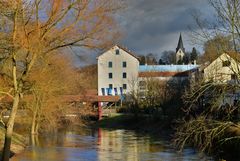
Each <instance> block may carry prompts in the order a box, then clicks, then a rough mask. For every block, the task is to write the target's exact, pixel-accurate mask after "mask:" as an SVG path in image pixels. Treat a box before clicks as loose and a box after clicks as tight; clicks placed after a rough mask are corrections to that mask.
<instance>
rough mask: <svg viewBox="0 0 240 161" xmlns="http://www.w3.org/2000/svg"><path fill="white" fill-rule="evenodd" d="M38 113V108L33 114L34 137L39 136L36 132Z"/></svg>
mask: <svg viewBox="0 0 240 161" xmlns="http://www.w3.org/2000/svg"><path fill="white" fill-rule="evenodd" d="M37 113H38V109H37V107H36V109H35V110H34V112H33V119H32V126H31V134H32V135H35V134H37V131H36V122H37Z"/></svg>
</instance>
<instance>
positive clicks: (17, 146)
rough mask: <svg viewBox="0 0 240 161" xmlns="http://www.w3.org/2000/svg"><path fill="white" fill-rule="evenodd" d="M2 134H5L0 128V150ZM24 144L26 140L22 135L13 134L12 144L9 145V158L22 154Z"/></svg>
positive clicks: (2, 143) (2, 142)
mask: <svg viewBox="0 0 240 161" xmlns="http://www.w3.org/2000/svg"><path fill="white" fill-rule="evenodd" d="M4 133H5V129H4V128H3V127H0V148H1V149H2V148H3V145H4ZM26 142H27V141H26V139H25V138H24V137H23V136H22V135H19V134H17V133H14V134H13V137H12V144H11V156H13V155H15V154H19V153H20V152H22V151H23V150H24V149H25V147H26ZM1 154H2V151H1V152H0V155H1ZM0 157H1V156H0Z"/></svg>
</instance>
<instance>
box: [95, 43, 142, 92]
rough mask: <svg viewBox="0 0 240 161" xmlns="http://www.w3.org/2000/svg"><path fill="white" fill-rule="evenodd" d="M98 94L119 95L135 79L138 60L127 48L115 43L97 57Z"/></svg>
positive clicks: (127, 88)
mask: <svg viewBox="0 0 240 161" xmlns="http://www.w3.org/2000/svg"><path fill="white" fill-rule="evenodd" d="M97 60H98V95H100V96H101V95H120V94H122V93H128V92H129V91H130V87H131V82H132V80H137V77H138V67H139V60H138V57H136V56H135V55H134V54H132V53H131V52H130V51H128V50H127V49H125V48H123V47H121V46H119V45H115V46H114V47H112V48H111V49H109V50H107V51H106V52H104V53H103V54H101V55H100V56H99V57H98V58H97Z"/></svg>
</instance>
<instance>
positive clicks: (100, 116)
mask: <svg viewBox="0 0 240 161" xmlns="http://www.w3.org/2000/svg"><path fill="white" fill-rule="evenodd" d="M101 119H102V105H101V102H98V120H101Z"/></svg>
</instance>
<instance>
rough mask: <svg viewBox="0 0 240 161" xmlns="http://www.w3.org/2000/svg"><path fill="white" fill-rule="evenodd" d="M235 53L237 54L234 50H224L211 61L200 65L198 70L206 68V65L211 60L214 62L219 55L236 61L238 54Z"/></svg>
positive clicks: (208, 64)
mask: <svg viewBox="0 0 240 161" xmlns="http://www.w3.org/2000/svg"><path fill="white" fill-rule="evenodd" d="M237 54H239V53H236V52H225V53H223V54H221V55H220V56H219V57H217V58H216V59H214V60H213V61H211V62H208V63H205V64H203V65H201V67H200V71H202V70H204V69H206V68H207V67H208V66H210V65H211V64H212V63H213V62H215V61H216V60H217V59H219V58H221V57H223V56H225V57H226V58H231V59H232V60H235V61H237V62H238V60H237V59H239V56H238V55H237Z"/></svg>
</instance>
